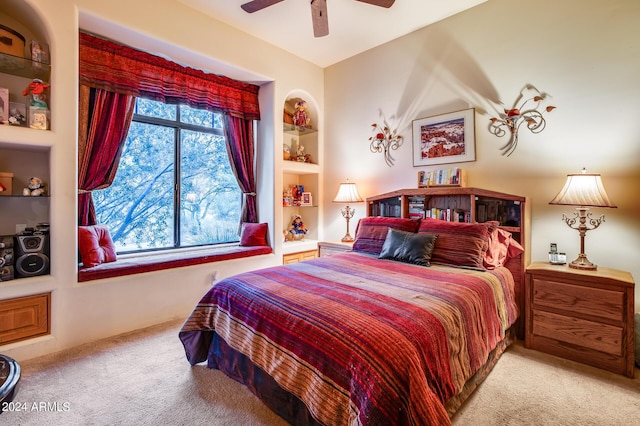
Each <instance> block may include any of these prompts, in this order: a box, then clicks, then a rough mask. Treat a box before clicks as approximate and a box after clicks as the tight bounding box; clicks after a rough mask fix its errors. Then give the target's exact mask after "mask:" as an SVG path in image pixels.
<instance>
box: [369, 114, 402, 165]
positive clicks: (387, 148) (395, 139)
mask: <svg viewBox="0 0 640 426" xmlns="http://www.w3.org/2000/svg"><path fill="white" fill-rule="evenodd" d="M371 127H372V128H373V132H374V133H375V134H374V135H373V136H371V137H370V138H369V141H370V142H371V144H370V145H369V148H370V149H371V152H374V153H375V152H382V153H383V154H384V161H385V163H387V166H389V167H391V166H393V162H394V161H395V158H393V157H392V156H391V150H394V151H395V150H396V149H398V148H399V147H400V146H401V145H402V136H400V135H398V133H397V132H398V131H397V130H393V131H392V130H391V129H389V127H388V126H386V125H385V126H379V125H378V124H376V123H373V124H372V125H371Z"/></svg>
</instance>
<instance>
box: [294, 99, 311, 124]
mask: <svg viewBox="0 0 640 426" xmlns="http://www.w3.org/2000/svg"><path fill="white" fill-rule="evenodd" d="M306 109H307V102H306V101H303V100H299V101H298V102H296V112H295V114H293V124H295V125H296V126H298V127H303V128H306V127H308V128H311V125H310V123H311V119H310V118H309V116H308V115H307V112H306Z"/></svg>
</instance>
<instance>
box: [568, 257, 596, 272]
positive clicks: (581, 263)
mask: <svg viewBox="0 0 640 426" xmlns="http://www.w3.org/2000/svg"><path fill="white" fill-rule="evenodd" d="M569 268H573V269H582V270H585V271H595V270H596V269H598V265H596V264H595V263H591V262H590V261H589V259H587V255H586V254H584V253H580V254H579V255H578V258H577V259H576V260H574V261H573V262H571V263H569Z"/></svg>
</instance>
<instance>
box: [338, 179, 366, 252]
mask: <svg viewBox="0 0 640 426" xmlns="http://www.w3.org/2000/svg"><path fill="white" fill-rule="evenodd" d="M362 201H364V200H363V199H362V197H360V194H358V188H356V184H355V183H353V182H349V179H347V181H346V182H344V183H341V184H340V187H339V188H338V193H337V194H336V197H335V198H334V199H333V202H334V203H347V206H346V207H345V208H343V209H342V210H341V212H342V217H344V218H345V219H346V221H347V233H346V234H345V235H344V237H343V238H342V241H343V242H345V243H350V242H352V241H353V240H354V239H353V237H352V236H351V234H350V233H349V221H350V220H351V218H353V215H354V213H355V212H356V211H355V210H354V209H352V208H351V207H349V203H361V202H362Z"/></svg>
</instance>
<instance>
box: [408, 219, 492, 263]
mask: <svg viewBox="0 0 640 426" xmlns="http://www.w3.org/2000/svg"><path fill="white" fill-rule="evenodd" d="M497 225H498V222H495V221H492V222H484V223H464V222H447V221H444V220H438V219H429V218H427V219H422V220H421V221H420V227H419V228H418V233H427V234H437V235H438V239H437V240H436V243H435V247H434V248H433V253H432V254H431V261H432V262H433V263H442V264H446V265H451V266H464V267H471V268H480V269H485V268H484V263H483V262H484V255H485V253H486V251H487V248H488V246H489V235H490V233H491V232H493V229H495V227H497Z"/></svg>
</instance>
